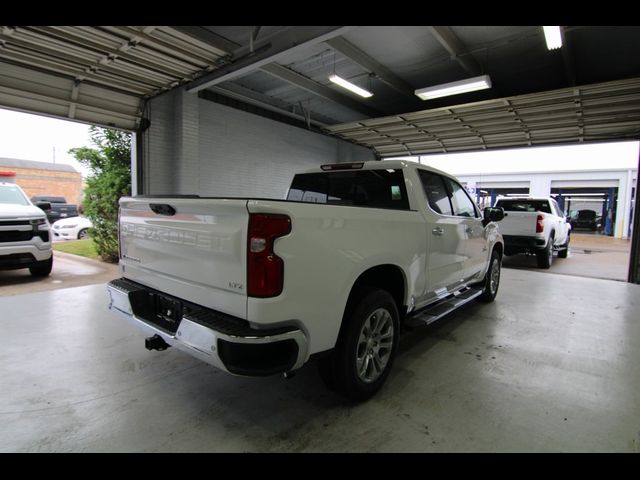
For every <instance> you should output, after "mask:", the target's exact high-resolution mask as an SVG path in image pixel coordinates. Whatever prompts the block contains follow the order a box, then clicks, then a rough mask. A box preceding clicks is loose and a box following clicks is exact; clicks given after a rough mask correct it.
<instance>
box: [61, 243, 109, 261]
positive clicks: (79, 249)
mask: <svg viewBox="0 0 640 480" xmlns="http://www.w3.org/2000/svg"><path fill="white" fill-rule="evenodd" d="M53 249H54V250H57V251H58V252H64V253H71V254H73V255H79V256H81V257H87V258H93V259H94V260H100V255H98V252H96V246H95V245H94V243H93V240H92V239H90V238H87V239H84V240H69V241H66V242H57V243H54V244H53Z"/></svg>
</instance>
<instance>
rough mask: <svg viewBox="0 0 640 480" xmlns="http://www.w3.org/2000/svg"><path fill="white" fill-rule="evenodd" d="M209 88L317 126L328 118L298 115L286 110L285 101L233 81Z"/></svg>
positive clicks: (324, 124)
mask: <svg viewBox="0 0 640 480" xmlns="http://www.w3.org/2000/svg"><path fill="white" fill-rule="evenodd" d="M209 90H212V91H214V92H216V93H219V94H220V95H224V96H226V97H231V98H235V99H237V100H240V101H241V102H245V103H249V104H251V105H255V106H257V107H260V108H264V109H266V110H270V111H272V112H276V113H280V114H282V115H286V116H288V117H291V118H295V119H297V120H303V121H305V122H307V123H308V124H311V125H315V126H317V127H322V128H324V127H326V126H327V121H328V119H325V121H320V120H318V119H317V118H315V117H316V116H315V115H314V116H313V117H311V116H303V115H298V114H296V113H295V112H292V111H290V110H287V106H288V105H287V104H286V103H285V102H278V101H276V100H274V99H273V98H271V97H268V96H266V95H263V94H261V93H258V92H254V91H253V90H249V89H248V88H245V87H242V86H240V85H237V84H235V83H229V84H226V85H225V86H224V87H220V86H215V87H211V88H209ZM332 122H333V123H335V120H333V121H332Z"/></svg>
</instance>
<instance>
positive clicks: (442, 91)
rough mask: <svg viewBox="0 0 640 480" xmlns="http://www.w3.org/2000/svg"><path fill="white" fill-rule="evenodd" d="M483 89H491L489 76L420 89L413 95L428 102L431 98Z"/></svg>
mask: <svg viewBox="0 0 640 480" xmlns="http://www.w3.org/2000/svg"><path fill="white" fill-rule="evenodd" d="M485 88H491V79H490V78H489V75H480V76H479V77H473V78H467V79H465V80H459V81H457V82H450V83H443V84H442V85H435V86H433V87H426V88H420V89H418V90H416V91H415V94H416V95H417V96H418V97H420V98H421V99H422V100H429V99H432V98H440V97H447V96H449V95H458V94H459V93H466V92H474V91H476V90H484V89H485Z"/></svg>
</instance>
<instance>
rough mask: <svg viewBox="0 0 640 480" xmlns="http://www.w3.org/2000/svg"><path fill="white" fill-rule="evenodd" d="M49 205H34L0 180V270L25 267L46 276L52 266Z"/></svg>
mask: <svg viewBox="0 0 640 480" xmlns="http://www.w3.org/2000/svg"><path fill="white" fill-rule="evenodd" d="M47 207H48V204H46V203H40V204H39V205H38V206H36V205H33V204H32V203H31V202H30V201H29V198H28V197H27V196H26V195H25V193H24V192H23V191H22V189H21V188H20V187H19V186H18V185H15V184H13V183H5V182H0V270H15V269H20V268H28V269H29V271H30V272H31V275H33V276H34V277H46V276H47V275H49V274H50V273H51V268H52V266H53V251H52V249H51V238H50V236H49V232H50V226H49V222H48V221H47V218H46V216H45V214H44V211H43V210H42V209H43V208H44V209H46V208H47Z"/></svg>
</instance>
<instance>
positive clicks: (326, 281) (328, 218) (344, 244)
mask: <svg viewBox="0 0 640 480" xmlns="http://www.w3.org/2000/svg"><path fill="white" fill-rule="evenodd" d="M247 208H248V210H249V212H251V213H274V214H284V215H289V217H290V218H291V224H292V229H291V233H290V234H288V235H286V236H284V237H281V238H279V239H277V240H276V242H275V244H274V251H275V253H276V254H277V255H278V256H280V257H281V258H282V259H283V260H284V265H285V267H284V268H285V276H284V288H283V292H282V294H281V295H279V296H278V297H275V298H267V299H261V298H249V299H248V302H247V318H248V320H249V321H251V322H255V323H258V324H260V323H269V324H273V323H277V322H280V321H283V322H287V323H292V322H293V323H297V324H298V325H299V327H300V328H302V329H303V330H304V331H305V332H306V333H307V335H308V337H309V339H310V353H316V352H320V351H323V350H327V349H329V348H332V347H333V346H334V345H335V342H336V339H337V336H338V333H339V331H340V324H341V321H342V316H343V313H344V309H345V306H346V303H347V299H348V296H349V293H350V291H351V288H352V286H353V285H354V283H355V281H356V280H357V278H358V277H359V276H360V275H361V274H362V273H363V272H365V271H366V270H368V269H369V268H372V267H375V266H378V265H387V264H391V265H396V266H398V267H399V268H400V269H401V270H402V272H403V276H404V281H405V292H407V293H406V295H405V302H406V296H408V295H409V293H408V292H416V291H419V292H423V291H424V289H425V276H424V275H425V252H426V248H425V243H424V242H425V223H424V220H423V218H422V216H421V214H420V213H419V212H416V211H400V210H386V209H375V208H362V207H345V206H333V205H323V204H317V205H316V204H311V203H298V202H283V201H269V200H250V201H249V202H248V204H247Z"/></svg>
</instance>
